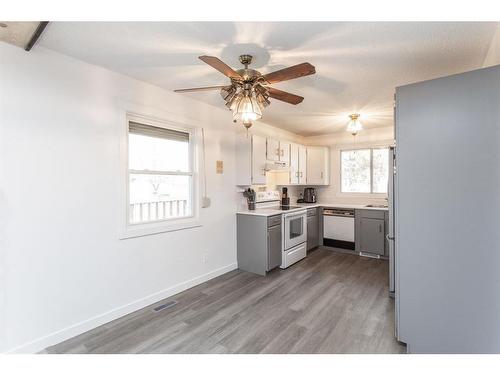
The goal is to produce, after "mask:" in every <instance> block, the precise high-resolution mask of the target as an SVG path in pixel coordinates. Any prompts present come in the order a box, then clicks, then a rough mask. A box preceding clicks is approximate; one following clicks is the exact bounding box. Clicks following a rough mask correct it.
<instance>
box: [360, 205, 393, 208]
mask: <svg viewBox="0 0 500 375" xmlns="http://www.w3.org/2000/svg"><path fill="white" fill-rule="evenodd" d="M365 207H373V208H387V207H388V206H386V205H385V204H367V205H366V206H365Z"/></svg>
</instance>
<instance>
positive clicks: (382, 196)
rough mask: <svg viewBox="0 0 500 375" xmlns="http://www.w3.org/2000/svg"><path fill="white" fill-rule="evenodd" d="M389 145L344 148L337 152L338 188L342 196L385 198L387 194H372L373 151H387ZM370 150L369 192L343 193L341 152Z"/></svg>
mask: <svg viewBox="0 0 500 375" xmlns="http://www.w3.org/2000/svg"><path fill="white" fill-rule="evenodd" d="M389 147H390V146H389V145H377V146H364V147H359V148H345V149H340V151H339V169H340V170H339V174H340V186H339V191H340V194H341V195H343V196H356V197H363V196H364V197H373V198H385V197H387V193H374V192H373V150H379V149H387V150H389ZM362 150H370V191H369V192H355V191H343V190H342V152H350V151H362Z"/></svg>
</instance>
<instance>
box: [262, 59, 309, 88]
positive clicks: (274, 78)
mask: <svg viewBox="0 0 500 375" xmlns="http://www.w3.org/2000/svg"><path fill="white" fill-rule="evenodd" d="M314 73H316V69H315V68H314V66H313V65H311V64H309V63H307V62H306V63H302V64H298V65H294V66H291V67H289V68H285V69H281V70H277V71H275V72H272V73H269V74H266V75H265V76H263V77H262V78H264V80H265V81H266V82H267V83H269V84H271V83H277V82H281V81H288V80H289V79H294V78H299V77H304V76H308V75H311V74H314Z"/></svg>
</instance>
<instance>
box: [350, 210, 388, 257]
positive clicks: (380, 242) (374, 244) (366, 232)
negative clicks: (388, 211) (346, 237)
mask: <svg viewBox="0 0 500 375" xmlns="http://www.w3.org/2000/svg"><path fill="white" fill-rule="evenodd" d="M355 221H356V228H355V243H356V244H355V246H356V251H357V252H364V253H371V254H377V255H385V252H386V244H385V242H386V241H385V234H386V220H385V214H384V211H379V210H356V211H355Z"/></svg>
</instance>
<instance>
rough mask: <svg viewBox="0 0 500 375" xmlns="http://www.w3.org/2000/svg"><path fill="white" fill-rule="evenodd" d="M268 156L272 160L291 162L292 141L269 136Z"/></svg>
mask: <svg viewBox="0 0 500 375" xmlns="http://www.w3.org/2000/svg"><path fill="white" fill-rule="evenodd" d="M266 157H267V160H270V161H279V162H282V163H287V164H288V163H290V143H289V142H283V141H278V140H276V139H272V138H267V145H266Z"/></svg>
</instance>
